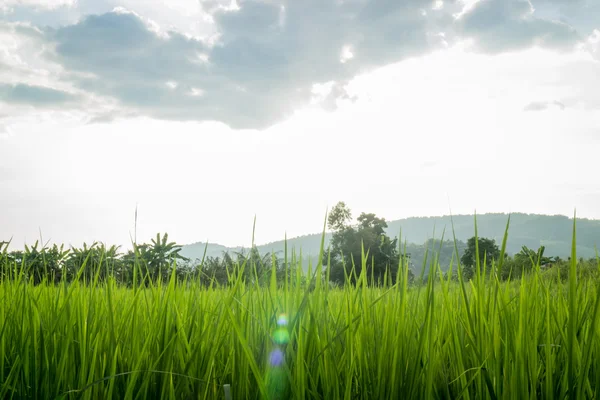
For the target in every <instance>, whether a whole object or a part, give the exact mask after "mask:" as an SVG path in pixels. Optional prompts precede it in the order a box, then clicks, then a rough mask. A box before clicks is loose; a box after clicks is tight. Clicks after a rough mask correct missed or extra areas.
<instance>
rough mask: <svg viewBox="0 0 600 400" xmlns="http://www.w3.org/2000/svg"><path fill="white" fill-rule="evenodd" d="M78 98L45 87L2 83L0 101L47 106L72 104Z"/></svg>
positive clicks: (0, 85)
mask: <svg viewBox="0 0 600 400" xmlns="http://www.w3.org/2000/svg"><path fill="white" fill-rule="evenodd" d="M77 98H78V97H77V96H75V95H73V94H71V93H68V92H64V91H62V90H56V89H52V88H48V87H43V86H31V85H26V84H22V83H18V84H14V85H11V84H4V83H0V101H4V102H6V103H11V104H15V103H16V104H30V105H33V106H46V105H56V104H62V103H68V102H72V101H75V100H77Z"/></svg>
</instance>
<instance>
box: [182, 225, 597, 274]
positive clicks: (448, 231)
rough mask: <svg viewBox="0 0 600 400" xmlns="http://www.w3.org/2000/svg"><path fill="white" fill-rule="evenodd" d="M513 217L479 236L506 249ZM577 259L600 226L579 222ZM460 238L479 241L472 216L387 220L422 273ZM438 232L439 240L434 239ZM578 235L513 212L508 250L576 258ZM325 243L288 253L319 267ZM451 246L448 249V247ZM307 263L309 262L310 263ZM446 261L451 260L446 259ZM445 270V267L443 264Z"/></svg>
mask: <svg viewBox="0 0 600 400" xmlns="http://www.w3.org/2000/svg"><path fill="white" fill-rule="evenodd" d="M507 220H508V214H501V213H490V214H481V215H477V231H478V235H479V236H480V237H488V238H492V239H495V240H496V242H497V243H498V245H499V246H500V245H501V244H502V238H503V236H504V230H505V228H506V223H507ZM576 226H577V256H578V257H584V258H591V257H595V255H596V250H595V248H596V247H598V246H600V221H598V220H590V219H579V218H578V219H577V225H576ZM453 227H454V232H455V234H456V239H457V240H459V241H460V242H466V241H467V240H468V239H469V238H470V237H472V236H474V233H475V224H474V216H473V215H455V216H452V217H450V216H441V217H412V218H404V219H399V220H395V221H388V228H387V234H388V235H389V236H391V237H397V236H398V235H399V234H400V232H401V233H402V241H403V243H404V242H406V243H407V252H410V253H411V254H412V258H413V263H414V265H415V266H416V267H417V268H418V269H420V265H421V263H422V257H423V254H424V243H425V242H426V241H427V240H428V239H432V238H434V239H440V238H441V236H442V232H444V230H445V232H444V240H452V239H453V234H452V229H453ZM434 233H435V236H434ZM572 234H573V219H572V218H569V217H566V216H563V215H540V214H523V213H514V214H511V215H510V227H509V230H508V241H507V246H506V250H507V252H508V253H509V254H515V253H517V252H519V251H520V250H521V247H522V246H527V247H529V248H532V249H537V248H538V247H540V246H542V245H543V246H546V251H545V255H548V256H560V257H562V258H567V257H569V256H570V254H571V241H572ZM330 238H331V234H330V233H327V234H326V235H325V244H326V245H327V243H328V242H329V240H330ZM320 244H321V233H315V234H311V235H305V236H300V237H296V238H292V239H288V241H287V245H288V251H289V252H291V249H292V248H295V249H296V251H299V250H300V249H302V252H303V256H304V257H306V256H308V258H310V259H311V261H312V262H313V264H315V263H316V261H317V258H318V255H319V247H320ZM459 244H460V245H459V249H461V248H464V246H463V245H464V243H459ZM204 246H205V244H204V243H194V244H190V245H186V246H183V249H182V251H181V254H182V255H184V256H186V257H189V258H192V259H194V258H202V254H203V252H204ZM257 247H258V249H259V251H260V252H261V254H262V253H265V252H275V253H279V254H280V256H281V257H283V251H284V241H277V242H272V243H267V244H263V245H260V246H257ZM445 247H446V246H445ZM240 249H241V248H227V247H225V246H221V245H218V244H212V243H210V244H208V248H207V255H209V256H213V257H216V256H221V255H222V253H223V252H224V251H239V250H240ZM308 258H305V260H308ZM445 259H446V260H448V263H449V258H448V257H446V258H445ZM440 264H441V265H442V267H444V263H443V262H442V261H441V260H440Z"/></svg>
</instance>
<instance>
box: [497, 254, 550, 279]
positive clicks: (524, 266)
mask: <svg viewBox="0 0 600 400" xmlns="http://www.w3.org/2000/svg"><path fill="white" fill-rule="evenodd" d="M545 250H546V248H545V247H544V246H541V247H540V248H539V249H538V250H537V251H535V250H533V249H530V248H528V247H527V246H523V247H521V251H519V252H518V253H517V254H515V256H514V257H513V258H510V259H508V260H507V261H506V262H505V264H504V265H503V266H502V271H501V273H500V278H501V279H502V280H506V279H508V278H509V277H510V278H511V279H515V278H520V277H521V276H522V275H523V274H524V273H527V272H531V271H532V270H533V267H534V266H536V265H537V266H540V267H542V266H544V265H547V264H550V263H553V262H556V261H558V260H559V258H558V257H545V256H544V251H545Z"/></svg>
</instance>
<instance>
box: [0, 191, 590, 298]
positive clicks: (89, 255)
mask: <svg viewBox="0 0 600 400" xmlns="http://www.w3.org/2000/svg"><path fill="white" fill-rule="evenodd" d="M327 226H328V228H329V229H330V230H331V231H332V239H331V242H330V243H329V246H328V247H327V249H324V250H325V251H324V252H323V258H322V259H321V260H320V261H321V263H320V264H319V265H314V266H313V268H315V267H318V266H321V267H322V268H323V269H324V271H328V273H327V274H323V278H324V279H327V278H328V279H329V281H330V282H331V284H334V285H338V286H342V285H346V284H350V285H353V284H356V282H357V280H358V279H359V277H360V276H361V273H362V272H363V270H364V274H365V275H366V279H367V282H368V284H369V285H385V284H394V283H396V281H397V280H398V279H399V277H400V274H405V277H406V279H407V280H408V282H415V281H419V280H423V279H424V278H425V277H426V276H427V274H428V273H429V270H430V267H431V265H433V264H434V263H435V264H437V265H439V266H440V267H441V270H442V271H446V274H445V277H446V278H451V279H458V274H457V264H458V262H459V261H460V265H461V272H462V278H463V279H465V280H469V279H472V278H473V277H474V276H475V273H476V269H477V267H478V266H479V268H480V270H483V271H487V273H488V274H489V273H492V270H493V267H494V266H495V265H498V261H499V259H500V258H501V255H502V254H501V249H500V247H499V245H498V244H497V243H496V242H495V240H493V239H489V238H485V237H481V238H476V237H475V236H474V237H471V238H470V239H469V240H468V241H467V242H466V243H464V242H461V241H454V240H437V239H430V240H428V241H427V242H426V243H425V244H424V245H423V246H420V247H415V246H407V244H406V243H404V244H402V243H399V242H398V238H397V237H395V238H391V237H390V236H388V235H387V234H386V231H385V229H386V228H387V222H386V220H385V219H384V218H380V217H377V216H376V215H375V214H373V213H364V212H363V213H361V214H360V215H359V216H358V218H357V219H356V222H354V223H353V218H352V212H351V210H350V209H349V208H348V206H347V205H346V204H345V203H344V202H339V203H338V204H336V205H335V207H333V209H332V210H331V212H330V213H329V215H328V219H327ZM8 245H9V243H8V242H0V279H9V278H11V277H13V278H17V277H20V278H21V279H26V280H29V281H30V282H32V283H34V284H40V283H42V282H48V283H59V282H64V281H66V282H72V281H74V280H78V281H83V282H103V281H105V280H106V279H108V278H109V277H111V278H113V279H115V280H116V281H117V282H118V283H120V284H123V285H126V286H133V285H139V284H145V285H150V284H153V283H156V282H158V281H168V280H169V279H171V278H173V277H175V279H177V280H178V281H181V282H184V281H189V280H195V281H197V282H200V283H201V284H203V285H206V286H209V285H213V284H217V285H226V284H228V283H229V282H230V281H231V280H232V279H233V277H234V276H236V277H237V276H239V274H242V275H243V278H244V279H245V281H246V282H249V283H257V284H260V285H264V284H269V283H270V282H271V281H272V280H273V279H275V280H276V282H278V283H279V284H281V283H282V282H285V281H286V278H288V279H287V282H292V281H294V282H296V281H295V280H293V279H291V278H292V277H293V276H296V275H297V273H298V272H299V271H298V269H300V268H301V265H302V260H300V259H299V258H297V257H295V254H294V253H293V252H292V254H290V255H289V257H288V255H282V254H281V253H277V254H276V253H270V252H265V253H263V254H261V253H260V252H259V250H258V249H257V247H256V246H253V247H252V248H250V249H248V250H243V249H242V250H241V251H237V252H232V253H230V252H223V254H222V256H221V257H204V258H203V259H195V260H190V259H188V258H186V257H184V256H182V255H181V249H182V246H181V245H179V244H177V243H175V242H172V241H169V238H168V235H167V234H166V233H165V234H164V235H161V234H157V235H156V237H155V238H153V239H151V240H150V242H149V243H143V244H139V245H138V244H135V245H134V246H133V249H132V250H128V251H126V252H121V251H120V247H118V246H110V247H108V246H106V245H105V244H102V243H93V244H91V245H89V246H88V245H87V244H84V245H83V247H81V248H69V249H65V247H64V245H61V246H58V245H56V244H54V245H52V246H46V245H40V243H39V242H35V243H34V244H33V245H31V246H27V245H25V248H24V249H23V250H18V251H8ZM407 249H410V250H411V251H412V252H416V251H421V252H422V254H418V255H417V254H411V252H408V251H407ZM544 253H545V248H544V246H541V247H539V248H538V249H537V250H534V249H530V248H528V247H526V246H523V247H522V248H521V251H520V252H518V253H517V254H515V255H514V256H509V255H508V254H504V255H503V257H502V263H501V268H499V269H497V270H495V271H493V273H495V275H496V276H497V277H498V279H500V280H507V279H517V278H520V277H521V276H522V275H523V274H526V273H529V272H531V271H532V270H533V269H534V268H536V267H540V268H544V269H548V268H551V267H554V266H556V267H557V268H558V270H559V274H561V273H564V274H566V272H565V271H566V265H567V263H568V261H569V260H561V259H560V258H559V257H548V256H547V255H545V254H544ZM477 254H478V255H479V262H477ZM413 256H416V258H417V259H419V260H421V265H414V264H413V261H412V260H413ZM579 264H580V265H581V266H582V267H583V266H588V267H595V266H597V265H598V263H597V260H596V259H590V260H587V261H586V260H583V259H580V260H579ZM450 265H452V266H453V268H452V269H451V270H450V271H451V273H452V276H450V277H448V274H449V273H450V271H448V266H450ZM327 266H329V269H328V270H327V268H326V267H327ZM597 269H598V268H596V270H597ZM561 271H562V272H561ZM299 276H302V274H299ZM301 279H303V282H304V283H306V277H301Z"/></svg>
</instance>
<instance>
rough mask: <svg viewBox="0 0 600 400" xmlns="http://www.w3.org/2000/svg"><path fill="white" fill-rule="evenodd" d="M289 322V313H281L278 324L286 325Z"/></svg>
mask: <svg viewBox="0 0 600 400" xmlns="http://www.w3.org/2000/svg"><path fill="white" fill-rule="evenodd" d="M287 324H288V318H287V315H285V314H280V315H279V318H277V325H279V326H285V325H287Z"/></svg>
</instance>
